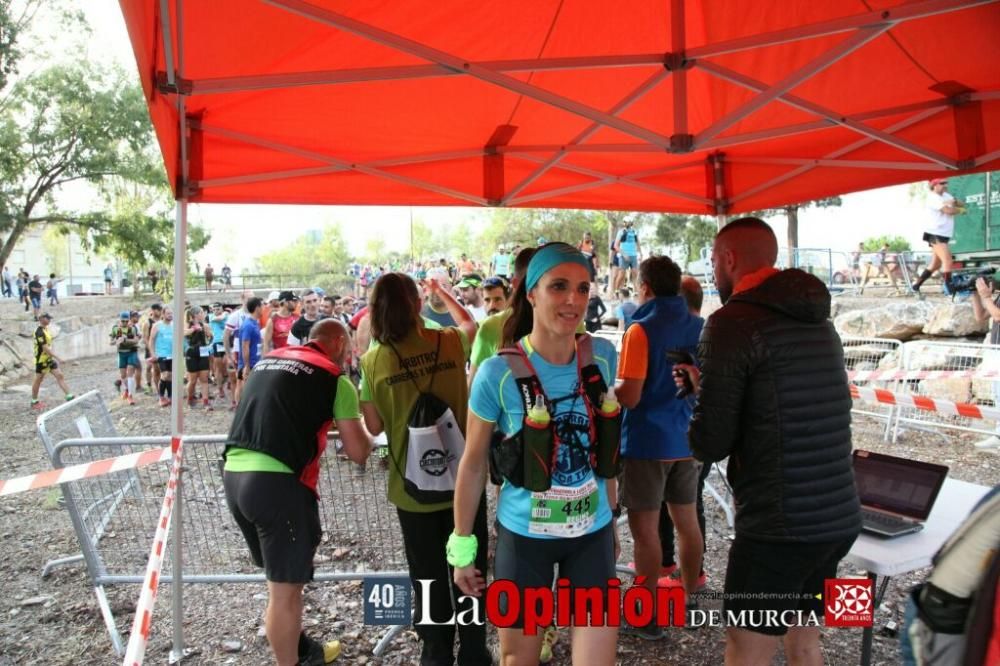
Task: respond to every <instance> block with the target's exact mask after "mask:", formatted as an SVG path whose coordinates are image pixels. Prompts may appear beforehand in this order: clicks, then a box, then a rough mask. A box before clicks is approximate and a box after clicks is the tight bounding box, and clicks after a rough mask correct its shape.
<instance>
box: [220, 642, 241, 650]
mask: <svg viewBox="0 0 1000 666" xmlns="http://www.w3.org/2000/svg"><path fill="white" fill-rule="evenodd" d="M222 651H223V652H230V653H232V652H242V651H243V641H237V640H226V641H222Z"/></svg>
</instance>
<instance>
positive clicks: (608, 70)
mask: <svg viewBox="0 0 1000 666" xmlns="http://www.w3.org/2000/svg"><path fill="white" fill-rule="evenodd" d="M121 7H122V11H123V13H124V16H125V20H126V24H127V26H128V31H129V36H130V39H131V42H132V46H133V49H134V51H135V55H136V60H137V64H138V67H139V73H140V75H141V78H142V85H143V89H144V91H145V94H146V97H147V100H148V103H149V109H150V114H151V116H152V119H153V124H154V126H155V128H156V133H157V136H158V139H159V143H160V147H161V149H162V152H163V156H164V161H165V163H166V167H167V171H168V173H169V175H170V178H171V182H172V183H173V184H174V188H175V194H176V195H177V196H178V197H179V198H185V199H186V200H188V201H192V202H225V203H309V204H408V205H491V206H530V207H557V208H591V209H622V210H644V211H675V212H688V213H707V214H717V213H737V212H741V211H749V210H756V209H761V208H767V207H773V206H777V205H780V204H785V203H793V202H799V201H807V200H811V199H816V198H820V197H825V196H829V195H834V194H839V193H844V192H849V191H854V190H860V189H869V188H873V187H879V186H884V185H890V184H894V183H901V182H911V181H915V180H920V179H922V178H926V177H930V176H935V175H940V174H941V173H949V172H951V173H957V172H968V171H982V170H988V169H998V168H1000V3H998V2H997V0H909V1H900V0H825V1H823V2H816V1H815V0H782V1H781V2H761V1H760V0H620V1H619V2H616V3H608V2H606V1H605V0H574V1H572V2H567V1H565V0H505V1H504V2H470V1H468V0H466V1H458V0H437V1H436V2H432V3H431V2H412V1H404V0H396V1H393V2H385V1H384V0H350V1H349V2H348V1H347V0H264V1H261V2H248V1H247V0H238V1H237V0H212V1H211V2H190V1H189V2H180V1H179V0H172V1H171V0H161V1H159V2H157V1H154V0H121ZM161 12H163V13H161ZM182 120H183V122H182ZM182 136H184V137H186V138H187V143H186V144H184V145H182V142H181V137H182Z"/></svg>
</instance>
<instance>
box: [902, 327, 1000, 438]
mask: <svg viewBox="0 0 1000 666" xmlns="http://www.w3.org/2000/svg"><path fill="white" fill-rule="evenodd" d="M902 354H903V355H902V363H901V369H903V370H907V371H934V370H946V371H966V372H969V371H976V370H981V371H987V370H989V371H998V370H1000V345H989V344H981V343H973V342H932V341H928V340H915V341H912V342H907V343H906V344H904V345H903V349H902ZM895 390H897V391H899V392H901V393H909V394H912V395H925V396H929V397H934V398H944V399H946V400H951V401H953V402H972V403H985V404H993V405H996V406H998V407H1000V404H998V398H1000V380H996V379H976V378H970V377H947V378H940V379H939V378H927V379H906V380H903V381H900V382H899V383H898V385H897V389H895ZM997 425H998V424H996V423H994V422H993V421H984V420H978V419H971V418H967V417H964V416H948V415H946V414H939V413H937V412H929V411H924V410H918V409H913V408H909V407H897V408H896V413H895V416H894V419H893V428H892V439H893V441H896V438H897V437H898V435H899V432H900V430H905V429H908V428H909V429H915V430H923V431H927V432H935V433H938V434H940V433H939V432H938V431H939V430H940V429H942V428H946V429H949V430H959V431H963V432H973V433H980V434H983V435H987V436H988V435H993V434H995V433H996V432H997ZM942 436H943V435H942Z"/></svg>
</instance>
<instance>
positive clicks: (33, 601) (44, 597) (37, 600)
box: [21, 594, 52, 606]
mask: <svg viewBox="0 0 1000 666" xmlns="http://www.w3.org/2000/svg"><path fill="white" fill-rule="evenodd" d="M47 601H52V595H51V594H40V595H38V596H37V597H28V598H27V599H25V600H24V601H22V602H21V605H22V606H38V605H41V604H44V603H45V602H47Z"/></svg>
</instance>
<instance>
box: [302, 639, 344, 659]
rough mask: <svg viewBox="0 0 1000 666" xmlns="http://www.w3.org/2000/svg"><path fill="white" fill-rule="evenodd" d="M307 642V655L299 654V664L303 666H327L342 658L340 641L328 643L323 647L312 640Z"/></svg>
mask: <svg viewBox="0 0 1000 666" xmlns="http://www.w3.org/2000/svg"><path fill="white" fill-rule="evenodd" d="M305 641H306V645H307V649H306V653H305V654H304V655H303V654H302V652H301V651H300V652H299V664H301V665H302V666H325V665H326V664H330V663H333V661H334V660H335V659H336V658H337V657H339V656H340V641H327V642H326V643H324V644H322V645H320V644H319V642H318V641H315V640H313V639H311V638H306V639H305Z"/></svg>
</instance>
